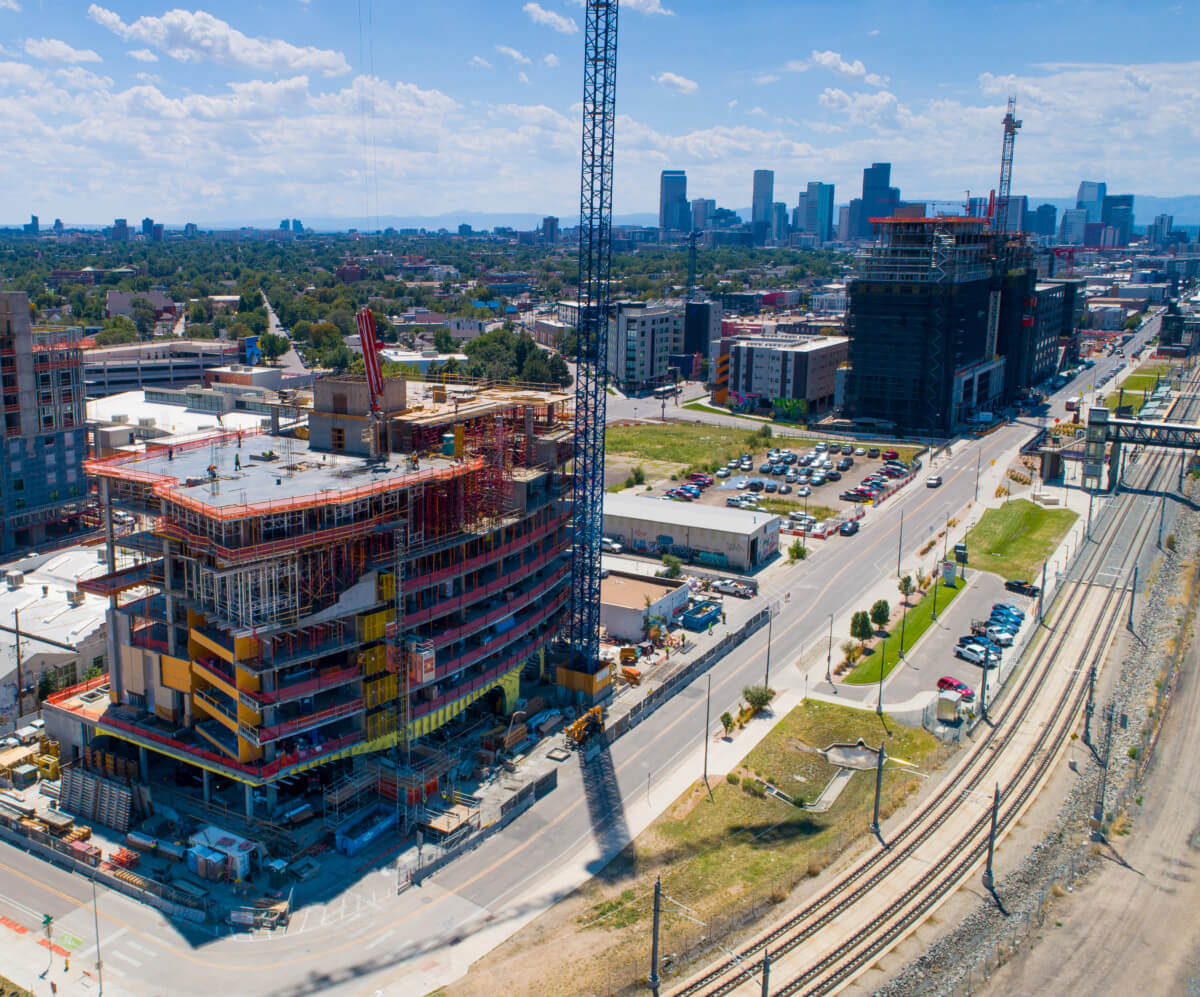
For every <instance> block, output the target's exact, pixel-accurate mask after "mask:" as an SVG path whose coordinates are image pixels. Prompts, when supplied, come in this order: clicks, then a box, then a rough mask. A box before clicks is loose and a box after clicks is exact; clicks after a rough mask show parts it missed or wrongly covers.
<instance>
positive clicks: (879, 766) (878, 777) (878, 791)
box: [871, 741, 886, 837]
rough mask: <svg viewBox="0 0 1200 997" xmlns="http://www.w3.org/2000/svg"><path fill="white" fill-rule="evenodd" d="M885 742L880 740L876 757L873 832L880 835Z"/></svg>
mask: <svg viewBox="0 0 1200 997" xmlns="http://www.w3.org/2000/svg"><path fill="white" fill-rule="evenodd" d="M883 746H884V742H883V741H880V742H879V754H878V755H877V756H876V757H875V816H873V817H872V818H871V833H872V834H873V835H875V837H879V797H880V796H881V795H882V794H883V762H884V759H885V757H886V756H885V754H884V750H883Z"/></svg>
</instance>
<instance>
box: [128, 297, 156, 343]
mask: <svg viewBox="0 0 1200 997" xmlns="http://www.w3.org/2000/svg"><path fill="white" fill-rule="evenodd" d="M129 310H130V311H131V312H133V324H134V325H135V326H137V331H138V335H139V336H141V337H142V339H149V338H150V337H151V336H152V335H153V334H154V306H153V305H152V304H150V302H149V301H147V300H146V299H145V298H134V299H133V300H132V301H130V302H129Z"/></svg>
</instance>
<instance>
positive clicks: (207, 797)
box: [203, 769, 212, 803]
mask: <svg viewBox="0 0 1200 997" xmlns="http://www.w3.org/2000/svg"><path fill="white" fill-rule="evenodd" d="M203 772H204V802H205V803H212V773H211V772H210V771H208V769H204V770H203Z"/></svg>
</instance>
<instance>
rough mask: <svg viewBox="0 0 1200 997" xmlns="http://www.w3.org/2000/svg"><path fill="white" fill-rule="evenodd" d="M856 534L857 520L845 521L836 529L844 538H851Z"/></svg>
mask: <svg viewBox="0 0 1200 997" xmlns="http://www.w3.org/2000/svg"><path fill="white" fill-rule="evenodd" d="M857 532H858V520H857V519H847V520H846V521H845V522H844V523H842V525H841V526H839V527H838V533H840V534H841V535H842V536H844V537H852V536H854V534H855V533H857Z"/></svg>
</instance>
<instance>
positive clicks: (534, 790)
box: [401, 769, 558, 883]
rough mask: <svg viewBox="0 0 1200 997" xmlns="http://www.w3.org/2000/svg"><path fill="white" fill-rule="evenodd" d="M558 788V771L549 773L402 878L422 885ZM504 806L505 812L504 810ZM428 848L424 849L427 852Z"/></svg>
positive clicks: (531, 783) (524, 787)
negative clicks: (470, 831)
mask: <svg viewBox="0 0 1200 997" xmlns="http://www.w3.org/2000/svg"><path fill="white" fill-rule="evenodd" d="M557 785H558V770H557V769H551V770H550V771H549V772H547V773H546V774H545V775H543V776H541V777H540V778H538V779H536V780H534V781H533V782H530V783H528V784H526V785H525V786H523V787H521V789H520V791H519V792H518V793H517V794H516V795H515V796H513V797H512V798H511V799H510V800H506V801H505V803H503V804H501V806H500V814H499V816H497V818H496V819H495V820H494V821H491V822H490V823H488V824H484V825H483V826H482V827H481V828H479V829H478V830H477V831H475V832H474V833H471V834H468V835H466V836H464V837H463V838H461V839H459V840H458V841H457V842H455V843H454V844H453V845H452V846H451V847H449V848H441V847H439V846H436V845H435V846H433V848H434V851H435V856H434V858H432V859H429V860H428V861H424V860H422V862H421V865H420V867H419V868H416V869H409V870H406V872H402V873H401V878H405V877H406V876H407V877H408V878H409V879H410V881H411V882H413V883H421V882H423V881H424V880H426V879H428V878H429V877H430V876H432V875H433V874H434V873H435V872H437V871H438V870H439V869H441V868H442V867H444V866H446V865H448V864H449V863H450V862H453V861H454V860H455V859H456V858H458V857H459V856H460V855H465V854H466V853H467V852H470V851H474V850H475V849H476V848H478V847H479V846H480V845H482V844H483V843H484V842H485V841H487V839H488V838H490V837H492V835H494V834H498V833H499V832H500V831H503V830H504V829H505V828H506V827H508V825H509V824H511V823H512V822H513V821H514V820H516V819H517V818H518V817H519V816H520V815H521V814H523V813H524V812H525V811H526V810H528V809H529V808H530V807H531V806H533V804H534V801H536V800H540V799H541V798H542V797H543V796H545V795H546V794H547V793H549V792H550V791H551V790H552V789H554V787H555V786H557ZM506 805H507V807H508V809H507V810H505V806H506ZM429 847H430V846H429V845H426V846H425V848H426V849H428V848H429Z"/></svg>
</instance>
